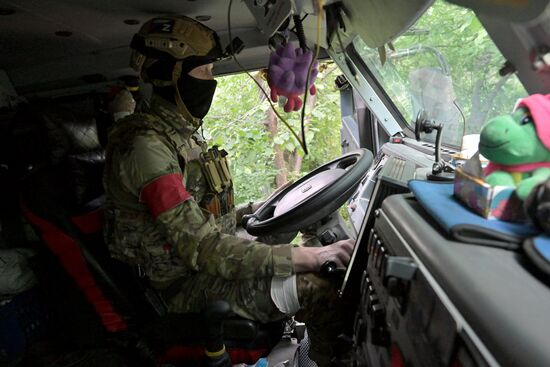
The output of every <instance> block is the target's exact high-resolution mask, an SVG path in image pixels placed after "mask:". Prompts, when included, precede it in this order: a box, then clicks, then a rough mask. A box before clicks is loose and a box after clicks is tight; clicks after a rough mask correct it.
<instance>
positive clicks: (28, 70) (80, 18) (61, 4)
mask: <svg viewBox="0 0 550 367" xmlns="http://www.w3.org/2000/svg"><path fill="white" fill-rule="evenodd" d="M228 4H229V2H228V1H227V0H209V1H208V2H201V1H196V2H195V1H189V0H188V1H182V0H163V1H162V2H158V1H157V2H151V1H150V0H117V1H113V0H95V1H93V2H90V1H87V0H61V1H59V0H17V1H15V0H0V8H1V9H8V10H9V9H11V10H14V11H15V13H13V14H11V15H0V19H1V20H2V21H1V22H0V48H1V49H2V51H3V52H2V58H1V59H0V69H3V70H5V71H6V72H7V74H8V75H9V77H10V80H11V82H12V84H13V85H14V87H15V88H16V89H17V90H18V92H19V93H23V92H25V91H29V90H33V89H34V87H35V86H38V85H42V87H43V88H46V87H48V83H50V86H52V87H53V86H55V85H56V84H63V80H65V81H70V80H71V79H73V80H74V79H75V78H78V77H82V76H85V75H90V74H100V75H104V76H105V77H107V78H109V77H111V76H112V75H121V73H133V72H132V70H131V69H129V68H128V67H127V65H128V60H129V55H130V50H129V48H128V44H129V42H130V39H131V38H132V36H133V34H134V33H136V32H137V31H138V30H139V28H140V26H141V24H143V22H145V21H147V20H148V19H150V18H152V17H154V16H159V15H163V14H185V15H187V16H189V17H192V18H195V17H197V16H205V15H208V16H210V17H211V19H210V20H208V21H205V22H203V23H204V24H205V25H207V26H208V27H211V28H212V29H214V30H216V31H217V32H218V33H219V35H220V40H221V41H222V44H223V45H224V46H223V47H225V45H226V44H228V36H227V7H228ZM126 19H135V20H138V21H139V22H140V24H137V25H128V24H125V23H124V21H125V20H126ZM231 23H232V25H233V26H234V27H235V28H234V29H232V36H233V37H236V36H238V37H240V38H241V39H242V40H243V41H244V43H245V45H246V47H247V48H246V49H245V50H244V51H243V52H242V53H241V55H240V57H239V60H240V61H241V62H242V63H243V65H245V66H246V67H249V66H254V67H261V66H262V65H258V64H259V63H258V61H257V60H259V59H265V63H266V64H267V60H268V58H267V54H268V48H267V46H266V44H267V37H266V36H265V35H264V34H262V33H260V32H258V30H257V27H256V20H255V19H254V17H253V16H252V14H251V13H250V11H249V10H248V8H247V7H246V4H245V3H244V2H242V1H235V2H234V4H233V8H232V11H231ZM60 31H61V32H72V34H71V35H70V36H68V37H62V36H59V35H56V32H60ZM263 55H266V56H265V57H262V56H263ZM231 64H232V62H225V63H221V64H220V69H219V72H221V73H223V74H225V73H231V72H235V71H237V70H238V68H236V67H231ZM44 70H48V73H47V75H45V73H44ZM65 84H70V83H69V82H67V83H65Z"/></svg>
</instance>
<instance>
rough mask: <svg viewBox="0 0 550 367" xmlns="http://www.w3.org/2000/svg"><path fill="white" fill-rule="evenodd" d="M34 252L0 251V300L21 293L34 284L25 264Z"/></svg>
mask: <svg viewBox="0 0 550 367" xmlns="http://www.w3.org/2000/svg"><path fill="white" fill-rule="evenodd" d="M33 254H34V252H33V251H32V250H29V249H0V298H2V297H3V296H8V295H13V294H17V293H21V292H23V291H26V290H27V289H29V288H31V287H32V286H33V285H35V284H36V277H35V276H34V273H33V272H32V270H31V269H30V268H29V266H28V264H27V258H28V257H30V256H32V255H33Z"/></svg>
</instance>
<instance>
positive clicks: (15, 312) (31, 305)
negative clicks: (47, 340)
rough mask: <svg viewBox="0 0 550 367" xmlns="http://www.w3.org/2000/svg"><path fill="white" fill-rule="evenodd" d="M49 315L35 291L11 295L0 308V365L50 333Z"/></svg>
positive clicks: (42, 299)
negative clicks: (9, 299)
mask: <svg viewBox="0 0 550 367" xmlns="http://www.w3.org/2000/svg"><path fill="white" fill-rule="evenodd" d="M52 319H53V315H52V311H51V309H50V308H49V307H48V305H47V304H46V303H45V299H44V297H43V296H42V294H41V293H40V291H39V290H38V289H37V288H33V289H30V290H28V291H25V292H23V293H20V294H18V295H15V296H14V297H13V298H12V299H11V301H9V302H8V303H5V304H3V305H2V306H0V362H2V361H4V362H7V361H13V360H14V359H16V358H18V357H20V356H21V355H22V354H23V353H24V352H25V349H26V348H27V347H28V346H29V345H30V344H31V343H32V342H34V341H36V340H37V339H39V338H40V337H43V336H44V335H46V334H47V332H48V331H49V330H51V325H52Z"/></svg>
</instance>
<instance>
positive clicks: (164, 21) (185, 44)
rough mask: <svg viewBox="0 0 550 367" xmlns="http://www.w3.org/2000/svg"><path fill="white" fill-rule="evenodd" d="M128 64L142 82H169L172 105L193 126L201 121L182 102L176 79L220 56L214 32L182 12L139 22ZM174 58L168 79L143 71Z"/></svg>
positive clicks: (219, 46)
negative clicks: (172, 94) (171, 91)
mask: <svg viewBox="0 0 550 367" xmlns="http://www.w3.org/2000/svg"><path fill="white" fill-rule="evenodd" d="M130 48H132V55H131V59H130V66H131V67H132V68H133V69H134V70H136V71H137V72H138V73H140V75H141V78H142V79H143V80H144V81H145V82H150V83H152V84H153V85H155V86H159V87H164V86H170V85H172V86H173V87H174V89H175V91H176V98H175V100H176V105H177V107H178V110H179V111H180V112H181V113H182V114H183V116H184V117H185V118H186V119H187V120H188V121H189V122H191V123H192V124H193V125H195V126H197V127H198V126H200V124H201V120H200V119H198V118H196V117H194V116H193V115H191V113H189V110H188V109H187V107H186V106H185V104H184V103H183V101H182V99H181V95H180V91H179V89H178V86H177V80H178V78H179V77H180V76H181V74H182V73H187V72H189V71H190V70H191V69H192V68H193V67H196V66H200V65H204V64H208V63H211V62H214V61H217V60H219V59H221V58H222V57H223V55H224V53H223V51H222V48H221V44H220V40H219V38H218V35H217V34H216V32H215V31H214V30H212V29H210V28H208V27H207V26H205V25H203V24H201V23H199V22H197V21H196V20H194V19H191V18H188V17H186V16H183V15H167V16H162V17H158V18H153V19H151V20H149V21H148V22H146V23H145V24H143V26H142V27H141V29H140V30H139V32H138V33H137V34H135V35H134V37H133V39H132V42H131V44H130ZM167 60H168V61H174V62H173V63H168V64H170V65H171V68H172V70H169V71H170V72H171V80H165V79H159V78H156V77H151V76H150V75H148V73H147V69H149V68H150V67H151V66H152V65H154V64H155V63H156V62H158V61H167Z"/></svg>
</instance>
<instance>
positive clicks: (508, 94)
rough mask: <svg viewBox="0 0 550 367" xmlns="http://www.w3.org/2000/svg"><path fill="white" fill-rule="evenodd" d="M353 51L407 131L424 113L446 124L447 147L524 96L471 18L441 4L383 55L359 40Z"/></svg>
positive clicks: (493, 47) (470, 12)
mask: <svg viewBox="0 0 550 367" xmlns="http://www.w3.org/2000/svg"><path fill="white" fill-rule="evenodd" d="M354 47H355V49H356V51H357V52H358V54H359V55H360V56H361V57H362V59H363V60H364V62H365V64H366V65H367V67H368V68H369V70H370V71H371V73H372V74H373V76H374V77H375V78H376V79H377V81H378V82H379V84H380V85H381V86H382V88H383V89H384V90H385V92H386V93H387V94H388V96H389V97H390V99H391V100H392V102H393V103H394V105H395V106H396V107H397V109H398V111H399V112H400V113H401V115H402V117H403V120H404V121H405V122H406V123H407V124H408V126H409V127H411V128H414V127H413V126H412V124H413V122H414V120H415V119H416V116H417V115H418V113H419V111H420V110H424V111H425V112H426V114H427V117H428V118H431V119H434V120H436V121H438V122H441V123H443V124H444V129H443V143H444V144H446V145H452V146H460V145H461V142H462V136H463V135H464V134H477V133H479V131H480V129H481V126H482V125H483V124H484V123H485V122H486V121H487V120H488V119H490V118H492V117H494V116H497V115H501V114H506V113H508V112H510V111H511V110H512V109H513V107H514V105H515V103H516V101H517V100H518V99H519V98H522V97H525V96H526V94H527V92H526V91H525V89H524V88H523V86H522V84H521V83H520V82H519V80H518V79H517V77H516V75H514V74H511V75H510V74H509V75H505V76H501V75H499V69H501V68H502V66H503V65H504V62H505V59H504V57H503V56H502V54H501V53H500V52H499V50H498V49H497V47H496V46H495V44H494V43H493V41H492V40H491V39H490V38H489V35H488V34H487V32H486V31H485V29H484V28H483V26H482V25H481V23H480V22H479V20H478V19H477V17H476V16H475V14H474V13H473V12H472V11H471V10H468V9H464V8H460V7H458V6H455V5H451V4H448V3H446V2H444V1H436V2H435V3H434V4H433V6H432V7H431V8H429V9H428V10H427V11H426V13H425V14H424V15H423V16H422V17H421V18H420V19H419V20H418V21H417V22H416V24H415V25H413V26H412V27H411V28H410V29H409V30H408V31H406V32H405V33H403V34H402V35H401V36H400V37H398V38H397V39H396V40H394V42H393V43H392V45H387V46H386V51H385V55H384V52H381V50H377V49H372V48H369V47H368V46H367V45H366V44H365V42H363V40H361V38H359V37H356V38H355V40H354ZM384 58H385V60H384ZM383 61H385V62H383ZM464 130H465V131H464ZM432 135H435V134H432ZM426 139H428V140H430V139H432V140H433V139H435V136H426Z"/></svg>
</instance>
